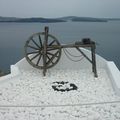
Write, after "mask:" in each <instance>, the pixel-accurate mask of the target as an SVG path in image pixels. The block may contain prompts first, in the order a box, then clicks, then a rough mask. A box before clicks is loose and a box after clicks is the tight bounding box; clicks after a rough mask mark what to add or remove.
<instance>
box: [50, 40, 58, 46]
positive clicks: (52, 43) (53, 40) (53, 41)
mask: <svg viewBox="0 0 120 120" xmlns="http://www.w3.org/2000/svg"><path fill="white" fill-rule="evenodd" d="M54 42H56V41H55V40H53V41H52V42H51V43H50V44H49V45H48V46H51V45H52V44H53V43H54Z"/></svg>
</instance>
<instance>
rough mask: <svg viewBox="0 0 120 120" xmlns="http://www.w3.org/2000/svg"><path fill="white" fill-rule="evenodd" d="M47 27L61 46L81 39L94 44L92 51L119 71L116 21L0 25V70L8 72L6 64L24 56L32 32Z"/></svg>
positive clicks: (119, 25)
mask: <svg viewBox="0 0 120 120" xmlns="http://www.w3.org/2000/svg"><path fill="white" fill-rule="evenodd" d="M45 26H49V31H50V34H52V35H54V36H55V37H57V38H58V40H59V41H60V42H61V43H66V44H68V43H74V42H75V41H78V40H81V39H82V38H86V37H87V38H88V37H89V38H91V39H92V40H94V41H96V42H97V49H96V52H97V53H98V54H99V55H101V56H102V57H104V58H105V59H107V60H112V61H114V62H115V63H116V65H117V66H118V68H119V69H120V53H119V52H120V22H115V21H114V22H66V23H49V24H46V23H45V24H44V23H42V24H41V23H0V69H2V70H3V71H9V68H10V65H11V64H15V63H16V62H18V61H19V60H20V59H22V58H23V57H24V44H25V42H26V40H27V39H28V37H29V36H31V35H32V34H33V33H36V32H41V31H43V30H44V27H45Z"/></svg>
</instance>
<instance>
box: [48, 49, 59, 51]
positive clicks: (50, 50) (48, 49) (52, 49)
mask: <svg viewBox="0 0 120 120" xmlns="http://www.w3.org/2000/svg"><path fill="white" fill-rule="evenodd" d="M52 50H59V48H47V51H52Z"/></svg>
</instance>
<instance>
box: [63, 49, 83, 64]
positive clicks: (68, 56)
mask: <svg viewBox="0 0 120 120" xmlns="http://www.w3.org/2000/svg"><path fill="white" fill-rule="evenodd" d="M63 51H64V53H65V55H66V57H67V58H68V59H69V60H71V61H73V62H79V61H81V60H82V59H83V58H84V56H82V55H81V56H79V57H81V59H79V60H73V59H72V58H70V54H69V55H68V54H67V52H66V51H65V49H63ZM71 56H72V57H73V55H71ZM77 57H78V56H77Z"/></svg>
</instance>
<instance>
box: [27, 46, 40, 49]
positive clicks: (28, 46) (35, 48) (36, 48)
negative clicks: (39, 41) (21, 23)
mask: <svg viewBox="0 0 120 120" xmlns="http://www.w3.org/2000/svg"><path fill="white" fill-rule="evenodd" d="M27 47H29V48H32V49H35V50H39V49H38V48H36V47H33V46H31V45H28V46H27Z"/></svg>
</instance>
